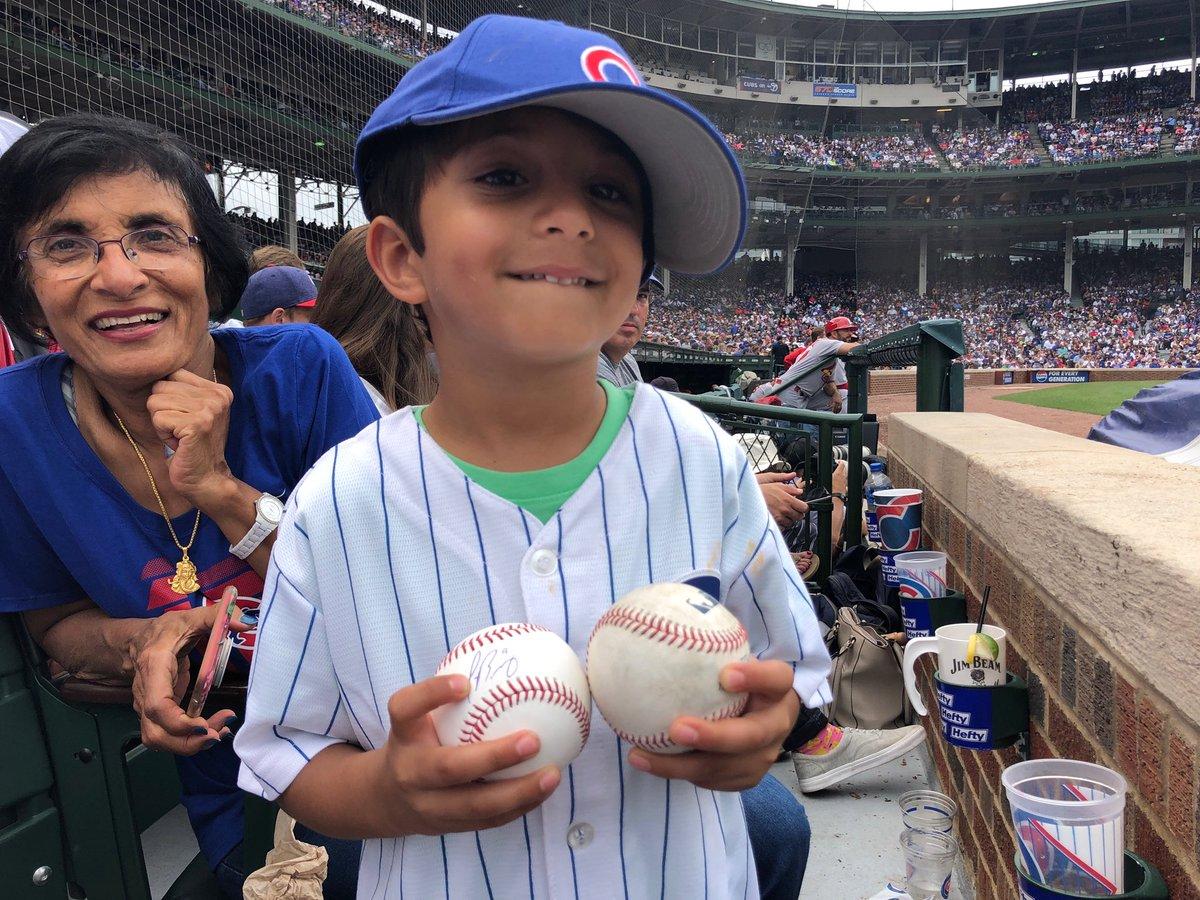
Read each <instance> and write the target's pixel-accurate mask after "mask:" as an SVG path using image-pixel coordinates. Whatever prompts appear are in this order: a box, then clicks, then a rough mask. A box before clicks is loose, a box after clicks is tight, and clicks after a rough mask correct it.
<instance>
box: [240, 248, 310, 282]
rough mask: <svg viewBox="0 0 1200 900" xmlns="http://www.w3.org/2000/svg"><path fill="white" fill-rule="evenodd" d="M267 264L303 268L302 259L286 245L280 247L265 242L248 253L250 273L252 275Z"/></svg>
mask: <svg viewBox="0 0 1200 900" xmlns="http://www.w3.org/2000/svg"><path fill="white" fill-rule="evenodd" d="M268 266H291V267H292V268H293V269H303V268H304V260H302V259H301V258H300V257H299V256H297V255H296V254H295V253H293V252H292V251H291V250H289V249H288V248H287V247H281V246H279V245H278V244H267V245H265V246H262V247H256V248H254V252H253V253H251V254H250V274H251V275H253V274H254V273H255V272H257V271H258V270H259V269H265V268H267V267H268Z"/></svg>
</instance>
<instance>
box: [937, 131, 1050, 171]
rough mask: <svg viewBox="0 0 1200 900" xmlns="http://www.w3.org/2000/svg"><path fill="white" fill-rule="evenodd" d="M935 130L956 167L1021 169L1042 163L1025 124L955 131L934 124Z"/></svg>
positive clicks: (941, 145)
mask: <svg viewBox="0 0 1200 900" xmlns="http://www.w3.org/2000/svg"><path fill="white" fill-rule="evenodd" d="M933 134H934V138H935V139H936V140H937V144H938V147H939V148H940V149H941V151H942V154H943V155H944V156H945V157H946V161H947V162H948V163H950V165H951V167H952V168H955V169H1021V168H1030V167H1033V166H1039V165H1041V163H1042V160H1041V157H1040V156H1038V152H1037V148H1035V147H1034V146H1033V139H1032V137H1031V136H1030V133H1029V129H1028V128H1025V127H1020V126H1017V127H1011V128H1008V129H1006V130H1004V131H998V130H996V129H994V128H961V129H958V130H953V131H952V130H948V129H944V128H940V127H938V126H936V125H935V126H934V128H933Z"/></svg>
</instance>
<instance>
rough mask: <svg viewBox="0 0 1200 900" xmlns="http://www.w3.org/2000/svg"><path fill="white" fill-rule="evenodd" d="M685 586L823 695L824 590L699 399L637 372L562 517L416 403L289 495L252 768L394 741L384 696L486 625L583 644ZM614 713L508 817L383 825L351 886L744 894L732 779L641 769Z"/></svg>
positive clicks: (246, 728)
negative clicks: (467, 470)
mask: <svg viewBox="0 0 1200 900" xmlns="http://www.w3.org/2000/svg"><path fill="white" fill-rule="evenodd" d="M683 580H690V581H692V582H693V583H696V584H697V585H698V586H706V587H707V588H708V589H709V591H710V593H712V592H716V593H717V594H719V599H720V600H721V601H722V602H723V603H725V604H726V605H727V606H728V607H729V609H730V610H731V611H733V612H734V614H735V615H737V616H738V618H739V619H740V620H741V621H742V623H743V624H744V625H745V626H746V629H747V631H748V632H749V635H750V648H751V652H752V653H754V654H755V655H756V656H758V657H759V658H762V659H781V660H785V661H787V662H789V663H791V664H792V666H793V668H794V669H795V673H796V674H795V682H794V683H795V688H796V691H797V693H798V694H799V695H800V696H801V697H802V698H805V699H806V700H808V701H809V702H810V703H812V704H813V705H816V704H819V703H821V702H826V701H828V699H829V694H828V687H827V684H826V676H827V674H828V670H829V657H828V655H827V654H826V652H825V648H824V645H823V644H822V642H821V637H820V632H819V629H818V625H817V621H816V619H815V617H814V615H813V611H812V606H811V600H810V599H809V597H808V595H807V593H806V592H805V589H804V585H803V582H802V581H801V579H800V578H799V577H798V576H797V574H796V571H795V568H794V566H793V565H792V562H791V559H790V557H789V556H788V554H787V550H786V547H785V546H784V543H783V540H782V538H781V537H780V535H779V531H778V530H777V529H776V527H775V524H774V523H773V522H772V520H771V517H770V515H769V514H768V512H767V508H766V505H765V503H764V501H763V498H762V494H761V493H760V491H759V488H758V485H757V483H756V482H755V480H754V476H753V475H752V474H751V472H750V469H749V466H748V465H747V462H746V458H745V456H744V454H743V453H742V451H741V450H740V449H739V448H738V447H737V446H736V445H735V444H734V442H733V440H732V439H731V438H729V437H728V436H727V435H726V434H725V433H724V432H722V431H721V430H720V429H719V428H718V427H717V426H716V425H715V424H714V423H712V422H711V421H710V420H709V419H708V418H706V417H705V416H704V415H702V414H701V413H700V412H699V411H698V410H697V409H695V408H694V407H692V406H690V405H688V404H687V403H685V402H683V401H681V400H678V399H676V398H673V397H668V396H666V395H665V394H662V393H660V392H659V391H656V390H654V389H653V388H650V387H647V386H644V385H639V386H638V387H637V390H636V394H635V396H634V400H633V406H632V408H631V410H630V414H629V418H628V419H627V420H626V421H625V423H624V425H622V427H621V431H620V433H619V434H618V435H617V438H616V440H615V441H614V442H613V444H612V446H611V447H610V448H609V450H608V451H607V453H606V454H605V455H604V457H603V458H602V459H601V461H600V464H599V466H598V467H597V469H596V470H595V471H593V472H592V474H591V475H590V476H589V477H588V479H587V481H585V482H584V484H583V485H582V487H580V488H579V490H578V491H576V493H575V494H574V495H573V496H572V497H570V499H568V500H567V501H566V503H565V504H564V505H563V507H562V508H561V509H560V510H559V512H558V513H556V514H555V515H554V516H553V518H551V519H550V521H549V522H547V523H545V524H543V523H542V522H540V521H539V520H538V519H537V518H536V517H534V516H532V515H530V514H529V513H527V512H525V511H523V510H522V509H521V508H520V507H518V506H516V505H514V504H513V503H510V502H509V501H507V500H504V499H502V498H500V497H497V496H495V495H494V494H492V493H490V492H489V491H487V490H485V489H484V488H482V487H480V486H479V485H477V484H475V483H474V482H472V481H470V480H469V479H468V478H466V476H465V475H464V474H463V472H462V470H461V469H459V468H458V467H457V466H456V465H455V464H454V462H453V461H452V460H451V459H450V458H449V457H448V456H447V455H446V454H445V453H444V452H443V451H442V450H441V449H440V448H439V447H438V446H437V444H436V443H434V441H433V440H432V439H431V438H430V437H429V435H428V434H426V433H425V432H424V431H422V430H421V429H420V428H419V426H418V425H417V422H416V421H415V419H414V418H413V414H412V411H411V410H403V411H401V412H399V413H397V414H395V415H392V416H390V417H388V418H386V419H383V420H381V421H380V422H378V423H376V424H375V425H372V426H370V427H368V428H367V429H366V430H364V431H363V432H361V433H360V434H359V435H358V436H356V437H354V438H352V439H351V440H349V441H346V442H344V443H342V444H340V445H338V446H337V447H336V448H334V450H332V451H331V452H329V453H327V454H326V455H325V456H324V457H323V458H322V459H321V460H320V461H319V462H318V463H317V465H316V466H315V467H314V468H313V470H312V471H311V472H310V473H309V474H308V475H307V476H306V477H305V478H304V480H303V481H302V482H301V483H300V485H299V486H298V487H297V488H296V489H295V491H294V492H293V494H292V496H291V499H290V500H289V503H288V511H287V514H286V516H285V518H284V520H283V523H282V524H281V526H280V528H279V537H278V540H277V542H276V544H275V549H274V552H273V554H272V557H271V565H270V569H269V570H268V573H267V578H266V584H267V587H266V591H265V594H266V596H265V597H264V600H263V613H262V617H261V620H260V624H259V630H258V639H257V647H256V651H255V655H254V656H255V659H254V668H253V671H252V675H251V690H250V694H249V702H248V704H247V709H246V722H245V724H244V725H243V726H242V728H241V729H240V730H239V732H238V736H237V740H236V742H235V747H236V749H237V751H238V753H239V755H240V756H241V758H242V761H243V762H242V769H241V775H240V780H239V784H240V785H241V787H242V788H244V789H245V790H247V791H250V792H252V793H255V794H261V795H262V796H264V797H267V798H268V799H273V798H275V797H277V796H278V795H279V794H280V792H282V791H283V790H284V789H285V788H287V786H288V785H289V784H290V783H291V781H292V779H293V778H295V777H296V774H297V773H298V772H299V771H300V770H301V769H302V768H303V767H304V765H305V764H306V763H307V762H308V760H309V759H311V758H312V757H313V756H314V755H315V754H316V753H318V752H320V751H321V750H322V749H324V748H325V747H327V746H329V745H331V744H333V743H336V742H339V741H348V742H351V743H354V744H357V745H359V746H361V747H363V748H366V749H372V748H376V747H380V746H382V745H383V744H384V742H385V741H386V738H387V733H388V727H389V726H388V714H387V702H388V698H389V697H390V696H391V695H392V693H394V692H395V691H397V690H399V689H400V688H402V687H405V686H406V685H409V684H412V683H413V682H415V681H419V680H421V679H423V678H427V677H429V676H430V675H431V674H432V673H433V672H434V670H435V669H436V668H437V665H438V663H439V662H440V660H441V658H442V656H443V655H444V654H445V653H446V651H447V650H448V649H449V648H450V647H451V646H453V645H454V644H455V643H457V642H458V641H459V640H461V639H462V638H463V637H465V636H466V635H468V634H470V633H471V632H473V631H475V630H477V629H479V628H481V627H484V626H486V625H489V624H491V623H494V622H506V621H507V622H520V621H527V622H533V623H536V624H539V625H543V626H545V627H547V628H550V629H551V630H553V631H554V632H556V633H557V634H559V635H560V636H561V637H563V638H564V639H565V640H566V641H567V643H569V644H570V645H571V646H572V647H573V648H574V649H575V651H576V652H577V653H579V654H580V657H581V658H583V656H584V654H585V651H586V645H587V640H588V636H589V635H590V633H591V630H592V627H593V626H594V625H595V623H596V620H597V619H598V618H599V617H600V615H601V614H602V613H603V612H604V611H605V610H606V609H608V608H609V606H611V605H612V604H613V603H614V602H615V601H616V600H617V599H619V598H620V597H621V596H623V595H624V594H626V593H627V592H628V591H630V590H631V589H633V588H635V587H639V586H642V585H645V584H648V583H650V582H656V581H683ZM628 751H629V747H628V746H626V745H624V744H622V743H621V742H620V741H618V739H617V737H616V735H614V734H613V732H612V730H611V729H610V728H609V727H608V726H607V724H606V723H605V722H604V720H603V719H602V718H601V717H600V716H593V719H592V732H591V737H590V739H589V740H588V743H587V746H586V747H585V748H584V750H583V753H582V754H581V755H580V756H579V758H578V759H576V760H575V762H574V763H572V764H571V765H570V766H569V767H568V769H567V771H566V772H565V773H564V776H563V782H562V784H561V785H560V786H559V788H558V789H557V790H556V791H555V792H554V794H553V795H552V796H551V797H550V798H549V799H548V800H547V801H546V802H545V803H544V804H542V806H540V807H539V808H538V809H537V810H535V811H533V812H531V813H530V814H528V815H527V816H525V817H523V818H522V819H521V820H518V821H516V822H513V823H510V824H509V825H506V826H504V827H502V828H495V829H491V830H487V831H482V832H474V833H468V834H448V835H445V836H442V837H425V836H412V837H406V838H389V839H383V840H368V841H366V842H365V844H364V849H363V856H362V863H361V868H360V873H359V884H358V890H359V896H360V897H397V898H398V897H401V896H410V897H421V898H431V897H445V898H463V897H472V898H474V897H503V898H510V897H525V896H529V897H531V898H532V897H547V898H548V897H556V898H558V897H566V898H575V897H602V898H605V900H608V898H612V897H634V898H642V897H704V896H709V897H714V898H719V897H738V898H741V897H746V896H757V881H756V878H755V871H754V862H753V858H752V856H751V851H750V846H749V841H748V839H747V834H746V824H745V818H744V815H743V812H742V804H741V800H740V797H739V795H738V794H736V793H718V792H712V791H707V790H702V789H700V788H697V787H696V786H694V785H692V784H690V783H689V782H685V781H665V780H663V779H660V778H656V777H654V776H651V775H647V774H645V773H642V772H639V771H637V770H636V769H634V768H632V767H631V766H630V765H629V764H628V762H627V761H626V759H625V756H626V754H627V753H628Z"/></svg>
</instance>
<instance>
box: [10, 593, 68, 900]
mask: <svg viewBox="0 0 1200 900" xmlns="http://www.w3.org/2000/svg"><path fill="white" fill-rule="evenodd" d="M10 620H11V617H10V616H0V734H2V735H4V739H3V740H0V885H4V894H5V896H6V897H12V898H17V900H20V898H25V897H31V898H32V897H65V896H66V894H67V866H66V856H65V852H64V841H63V825H62V817H61V815H60V812H59V809H58V807H57V806H56V804H55V780H54V771H53V768H52V766H51V764H50V757H49V754H48V752H47V749H46V742H45V738H44V735H43V732H42V726H41V722H40V719H39V716H38V710H37V702H36V700H35V697H34V692H33V690H31V688H30V683H29V682H30V679H29V675H28V673H27V671H26V669H25V665H24V661H23V659H22V656H21V651H20V645H19V642H18V639H17V633H16V630H15V629H14V627H13V622H12V621H10Z"/></svg>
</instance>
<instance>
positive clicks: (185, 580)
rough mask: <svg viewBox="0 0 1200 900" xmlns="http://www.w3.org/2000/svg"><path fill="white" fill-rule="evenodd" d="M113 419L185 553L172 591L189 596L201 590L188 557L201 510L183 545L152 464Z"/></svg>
mask: <svg viewBox="0 0 1200 900" xmlns="http://www.w3.org/2000/svg"><path fill="white" fill-rule="evenodd" d="M212 380H213V381H216V380H217V370H216V369H213V373H212ZM112 414H113V418H115V419H116V420H117V424H118V425H120V426H121V431H122V432H123V433H124V435H125V439H126V440H127V441H129V446H131V447H132V448H133V452H134V453H136V454H137V458H138V462H140V463H141V464H142V468H143V469H144V470H145V472H146V477H147V478H149V479H150V490H152V491H154V499H155V500H157V501H158V509H159V512H161V513H162V517H163V520H164V521H165V522H166V523H167V531H169V532H170V533H171V540H172V541H174V542H175V546H176V547H177V548H179V550H180V552H182V553H183V558H182V559H181V560H179V562H178V563H176V564H175V577H173V578H172V579H171V590H173V591H174V592H175V593H177V594H182V595H187V594H191V593H193V592H195V591H198V590H200V582H199V581H198V580H197V579H196V564H195V563H193V562H192V560H191V558H190V557H188V551H189V550H191V549H192V544H194V543H196V535H197V534H198V533H199V531H200V509H199V508H198V507H197V509H196V521H195V522H193V523H192V536H191V537H190V538H189V539H188V542H187V544H186V545H185V544H182V543H180V541H179V535H177V534H176V533H175V526H174V525H172V524H171V517H170V516H169V515H167V505H166V504H165V503H163V498H162V495H161V494H159V492H158V484H157V482H155V480H154V474H153V473H152V472H151V471H150V464H149V463H147V462H146V457H145V456H143V455H142V450H141V448H140V447H138V445H137V441H135V440H134V439H133V435H132V434H130V433H129V429H128V428H126V427H125V423H124V422H123V421H121V417H120V416H119V415H117V411H116V410H115V409H114V410H113V411H112Z"/></svg>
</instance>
